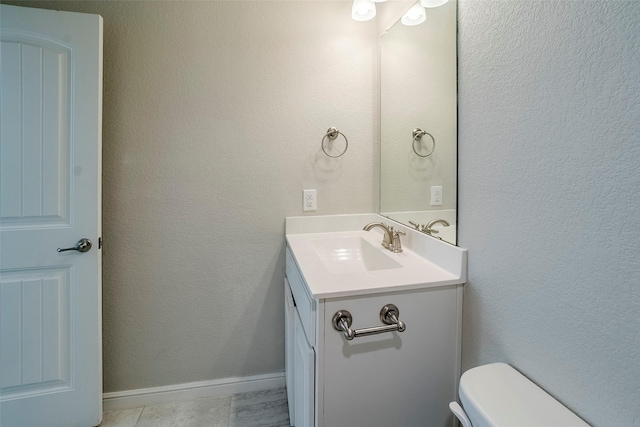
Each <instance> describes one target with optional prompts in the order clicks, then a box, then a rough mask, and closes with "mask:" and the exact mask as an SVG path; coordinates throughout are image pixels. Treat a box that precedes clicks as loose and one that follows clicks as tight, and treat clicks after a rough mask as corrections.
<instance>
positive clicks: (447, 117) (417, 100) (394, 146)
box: [380, 0, 457, 244]
mask: <svg viewBox="0 0 640 427" xmlns="http://www.w3.org/2000/svg"><path fill="white" fill-rule="evenodd" d="M456 82H457V76H456V1H455V0H449V1H448V2H447V3H445V4H444V5H443V6H440V7H436V8H426V20H425V21H424V22H423V23H421V24H419V25H415V26H406V25H402V24H401V23H400V22H399V21H398V22H397V23H395V24H394V25H393V26H392V27H391V28H390V29H389V30H388V31H387V32H386V33H385V34H384V35H383V36H382V38H381V42H380V213H381V214H382V215H384V216H387V217H389V218H390V219H393V220H395V221H398V222H401V223H403V224H406V225H408V226H410V227H414V228H417V229H419V230H420V231H423V232H425V233H427V234H430V235H432V236H434V237H439V238H441V239H443V240H445V241H447V242H449V243H452V244H456V201H457V180H456V178H457V93H456V89H457V88H456ZM438 220H443V221H438ZM446 224H449V226H447V225H446Z"/></svg>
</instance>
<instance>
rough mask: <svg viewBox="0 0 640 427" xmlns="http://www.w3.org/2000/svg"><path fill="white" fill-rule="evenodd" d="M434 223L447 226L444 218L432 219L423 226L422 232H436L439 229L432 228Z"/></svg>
mask: <svg viewBox="0 0 640 427" xmlns="http://www.w3.org/2000/svg"><path fill="white" fill-rule="evenodd" d="M436 224H442V225H444V226H445V227H448V226H449V223H448V222H447V221H445V220H444V219H434V220H433V221H430V222H429V223H428V224H427V226H426V227H425V228H424V232H425V233H427V234H438V233H439V231H438V230H435V229H434V228H433V226H434V225H436Z"/></svg>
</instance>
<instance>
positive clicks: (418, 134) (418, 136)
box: [411, 128, 436, 157]
mask: <svg viewBox="0 0 640 427" xmlns="http://www.w3.org/2000/svg"><path fill="white" fill-rule="evenodd" d="M411 135H412V136H413V142H412V143H411V144H412V147H413V152H414V153H416V154H417V155H418V156H420V157H429V156H430V155H431V154H433V150H435V149H436V140H435V138H434V137H433V135H431V134H430V133H429V132H427V131H424V130H422V129H420V128H415V129H414V130H413V132H411ZM424 135H429V138H431V141H433V145H432V146H431V151H429V152H428V153H427V154H420V153H419V152H418V150H416V142H420V141H422V137H423V136H424Z"/></svg>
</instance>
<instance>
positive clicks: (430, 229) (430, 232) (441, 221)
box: [409, 219, 449, 239]
mask: <svg viewBox="0 0 640 427" xmlns="http://www.w3.org/2000/svg"><path fill="white" fill-rule="evenodd" d="M409 224H411V225H413V226H414V227H415V228H416V230H418V231H422V232H423V233H426V234H428V235H430V236H433V235H434V234H438V233H439V231H438V230H436V229H435V228H433V226H434V225H436V224H442V225H444V226H445V227H448V226H449V223H448V222H447V221H445V220H444V219H434V220H433V221H430V222H429V223H428V224H427V225H422V224H416V223H415V222H413V221H409ZM434 237H435V236H434ZM438 239H440V237H438Z"/></svg>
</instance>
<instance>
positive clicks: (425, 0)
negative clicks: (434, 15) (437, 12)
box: [420, 0, 449, 7]
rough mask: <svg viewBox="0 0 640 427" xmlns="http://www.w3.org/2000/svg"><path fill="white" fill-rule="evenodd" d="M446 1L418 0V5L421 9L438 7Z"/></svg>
mask: <svg viewBox="0 0 640 427" xmlns="http://www.w3.org/2000/svg"><path fill="white" fill-rule="evenodd" d="M448 1H449V0H420V4H421V5H422V6H423V7H439V6H442V5H443V4H445V3H446V2H448Z"/></svg>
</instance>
